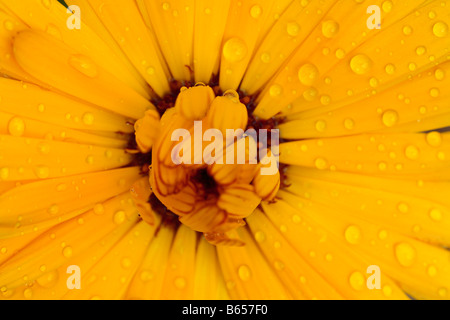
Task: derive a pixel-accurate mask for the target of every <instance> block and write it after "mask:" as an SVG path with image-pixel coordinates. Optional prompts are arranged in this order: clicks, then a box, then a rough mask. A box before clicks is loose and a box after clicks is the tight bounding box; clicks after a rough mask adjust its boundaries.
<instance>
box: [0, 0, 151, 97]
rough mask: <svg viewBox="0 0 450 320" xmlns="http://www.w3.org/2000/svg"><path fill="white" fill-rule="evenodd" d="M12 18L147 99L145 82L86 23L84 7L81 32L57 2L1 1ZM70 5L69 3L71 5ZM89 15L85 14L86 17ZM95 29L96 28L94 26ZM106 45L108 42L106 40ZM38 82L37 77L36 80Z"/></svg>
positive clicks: (127, 61) (82, 9)
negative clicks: (42, 32)
mask: <svg viewBox="0 0 450 320" xmlns="http://www.w3.org/2000/svg"><path fill="white" fill-rule="evenodd" d="M2 3H3V4H4V5H5V6H6V7H8V8H9V9H10V10H11V11H12V12H13V13H14V14H15V15H17V16H18V17H19V18H20V19H21V20H22V21H23V22H25V23H26V24H27V25H28V26H30V27H31V28H32V29H34V30H41V31H44V32H46V33H47V34H49V35H51V36H52V37H53V38H55V39H58V40H60V41H63V42H64V43H65V44H66V45H69V46H70V47H71V48H72V49H75V50H76V51H78V50H79V51H80V52H79V53H81V54H82V55H85V56H88V57H90V58H91V59H92V60H93V61H94V63H95V64H97V65H99V66H100V67H101V68H103V69H105V70H108V71H109V72H110V73H112V74H114V77H115V78H116V80H117V79H120V80H121V81H123V83H125V84H127V85H128V86H129V87H131V88H133V89H134V90H135V91H136V92H139V93H140V94H141V95H142V96H143V97H146V98H149V96H150V95H149V92H148V87H147V86H146V84H145V81H144V79H142V78H140V75H139V74H138V72H137V71H136V70H135V69H134V68H133V66H132V65H131V64H130V62H129V60H127V58H126V56H125V55H124V54H123V53H122V52H121V51H120V48H117V47H115V46H113V45H111V43H108V44H107V43H105V41H104V40H103V39H108V37H105V38H103V37H101V36H99V35H97V34H96V33H95V31H94V30H93V29H91V28H90V26H88V25H86V24H85V20H84V19H85V16H84V14H85V11H86V13H87V11H88V10H87V8H86V6H84V5H81V7H80V10H81V11H82V13H80V14H81V19H80V23H81V25H80V29H70V28H68V26H67V24H68V20H69V18H71V14H70V13H68V12H67V8H65V7H64V6H62V5H61V4H60V3H58V2H57V1H54V0H52V1H48V2H47V1H45V2H42V1H39V0H25V1H21V2H11V1H2ZM70 4H72V3H70ZM87 17H88V15H86V18H87ZM93 27H95V26H93ZM106 42H108V40H106ZM37 78H38V79H39V80H40V77H37Z"/></svg>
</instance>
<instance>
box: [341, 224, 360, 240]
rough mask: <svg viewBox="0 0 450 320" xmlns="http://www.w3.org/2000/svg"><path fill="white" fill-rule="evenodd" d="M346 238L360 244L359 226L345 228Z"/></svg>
mask: <svg viewBox="0 0 450 320" xmlns="http://www.w3.org/2000/svg"><path fill="white" fill-rule="evenodd" d="M344 237H345V240H347V242H348V243H350V244H358V243H360V242H361V229H360V228H359V227H357V226H353V225H352V226H349V227H347V229H345V233H344Z"/></svg>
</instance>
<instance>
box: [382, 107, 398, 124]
mask: <svg viewBox="0 0 450 320" xmlns="http://www.w3.org/2000/svg"><path fill="white" fill-rule="evenodd" d="M398 120H399V116H398V113H397V111H395V110H387V111H385V112H384V113H383V115H382V121H383V124H384V125H385V126H386V127H388V128H391V127H393V126H395V125H396V124H397V123H398Z"/></svg>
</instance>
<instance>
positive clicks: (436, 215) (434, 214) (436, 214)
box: [429, 208, 442, 221]
mask: <svg viewBox="0 0 450 320" xmlns="http://www.w3.org/2000/svg"><path fill="white" fill-rule="evenodd" d="M429 215H430V218H431V219H432V220H434V221H441V220H442V211H441V210H439V209H437V208H434V209H431V210H430V212H429Z"/></svg>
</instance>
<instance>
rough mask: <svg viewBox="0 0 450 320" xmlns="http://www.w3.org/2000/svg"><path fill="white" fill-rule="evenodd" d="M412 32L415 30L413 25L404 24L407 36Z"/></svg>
mask: <svg viewBox="0 0 450 320" xmlns="http://www.w3.org/2000/svg"><path fill="white" fill-rule="evenodd" d="M412 32H413V29H412V28H411V26H404V27H403V34H404V35H405V36H409V35H411V33H412Z"/></svg>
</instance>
